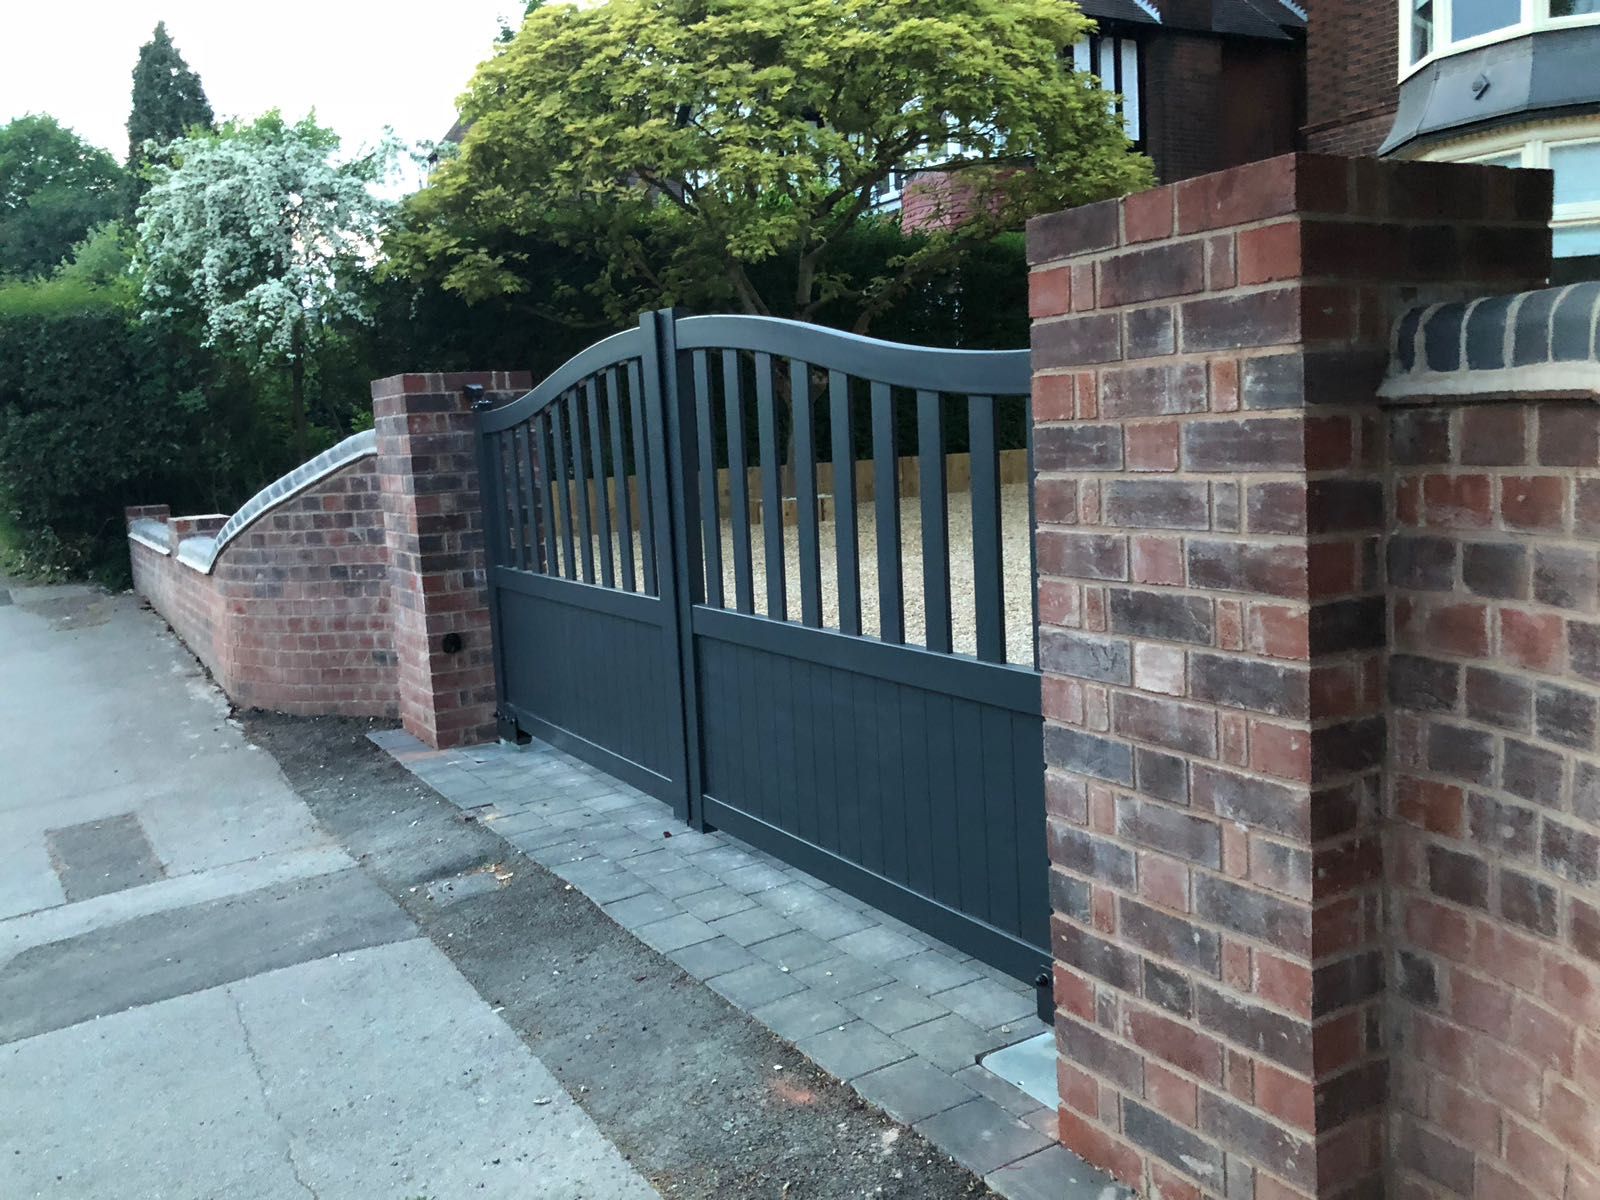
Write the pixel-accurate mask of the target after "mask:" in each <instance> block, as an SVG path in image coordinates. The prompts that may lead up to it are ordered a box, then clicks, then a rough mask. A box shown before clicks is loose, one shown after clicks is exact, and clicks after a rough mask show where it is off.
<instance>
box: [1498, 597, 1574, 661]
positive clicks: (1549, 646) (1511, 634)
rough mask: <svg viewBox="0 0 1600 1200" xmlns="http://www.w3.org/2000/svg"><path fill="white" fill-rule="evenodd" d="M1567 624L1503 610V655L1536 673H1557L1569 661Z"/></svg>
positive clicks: (1514, 609) (1501, 623) (1501, 617)
mask: <svg viewBox="0 0 1600 1200" xmlns="http://www.w3.org/2000/svg"><path fill="white" fill-rule="evenodd" d="M1566 650H1567V647H1566V622H1565V621H1563V620H1562V619H1561V618H1560V617H1559V616H1554V615H1547V614H1540V613H1530V612H1524V611H1523V610H1521V609H1517V608H1505V609H1501V610H1500V653H1501V655H1502V656H1503V657H1504V658H1505V659H1506V660H1507V661H1509V662H1511V663H1514V664H1516V665H1517V666H1520V667H1527V668H1529V669H1530V670H1534V671H1557V670H1560V668H1561V665H1562V663H1563V662H1564V661H1565V660H1566Z"/></svg>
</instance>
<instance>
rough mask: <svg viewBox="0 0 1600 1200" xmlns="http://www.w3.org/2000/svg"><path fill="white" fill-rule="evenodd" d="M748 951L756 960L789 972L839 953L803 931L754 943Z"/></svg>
mask: <svg viewBox="0 0 1600 1200" xmlns="http://www.w3.org/2000/svg"><path fill="white" fill-rule="evenodd" d="M750 949H751V951H752V952H753V953H754V954H755V955H756V956H757V957H758V958H764V959H766V960H767V961H768V962H769V963H771V964H772V965H773V966H776V967H787V968H789V969H790V970H791V971H794V970H798V969H799V968H801V967H809V966H811V965H812V964H813V963H819V962H822V961H823V960H824V959H829V958H837V957H838V953H839V952H838V951H837V950H835V949H834V948H833V946H832V945H831V944H830V943H828V942H825V941H823V940H822V939H821V938H819V937H817V936H816V935H815V934H810V933H807V932H806V931H805V930H803V929H795V930H791V931H790V932H789V933H782V934H779V935H778V936H777V937H773V938H767V939H766V940H765V941H760V942H756V943H754V944H753V945H752V946H751V947H750Z"/></svg>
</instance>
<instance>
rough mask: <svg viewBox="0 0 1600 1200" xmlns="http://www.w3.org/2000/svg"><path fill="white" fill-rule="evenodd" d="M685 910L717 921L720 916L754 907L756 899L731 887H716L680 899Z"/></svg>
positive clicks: (703, 918)
mask: <svg viewBox="0 0 1600 1200" xmlns="http://www.w3.org/2000/svg"><path fill="white" fill-rule="evenodd" d="M678 903H679V904H680V905H681V906H682V907H683V911H684V912H692V913H693V914H694V915H695V916H697V917H699V918H700V919H701V920H702V921H715V920H716V919H717V918H718V917H731V916H732V915H733V914H734V913H736V912H743V911H744V910H745V909H747V908H753V907H754V906H755V901H754V900H752V899H750V897H749V896H746V895H745V894H744V893H743V892H737V891H734V889H733V888H731V887H716V888H712V889H711V890H710V891H708V892H696V893H695V894H694V895H692V896H684V897H683V898H682V899H680V900H679V901H678Z"/></svg>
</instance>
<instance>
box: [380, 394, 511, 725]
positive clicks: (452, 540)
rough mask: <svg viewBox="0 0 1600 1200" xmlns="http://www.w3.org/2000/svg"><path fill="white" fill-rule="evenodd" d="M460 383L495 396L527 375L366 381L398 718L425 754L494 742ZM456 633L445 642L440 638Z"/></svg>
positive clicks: (470, 432)
mask: <svg viewBox="0 0 1600 1200" xmlns="http://www.w3.org/2000/svg"><path fill="white" fill-rule="evenodd" d="M469 385H479V386H481V387H483V388H484V389H486V394H487V395H488V397H489V398H490V399H494V400H506V399H510V398H512V397H514V396H517V395H520V394H521V393H523V392H525V391H527V389H528V388H529V386H531V382H530V379H529V377H528V375H527V373H526V372H521V371H474V372H452V373H449V374H427V375H421V374H418V375H392V376H390V377H389V378H388V379H380V380H378V381H376V382H375V383H373V385H372V410H373V414H374V418H375V426H376V432H377V439H378V475H379V479H380V483H381V487H382V492H383V520H384V530H385V536H386V539H387V541H388V546H389V595H390V606H391V611H392V612H393V614H394V642H395V653H396V655H397V657H398V660H399V662H398V665H399V681H400V717H401V720H402V721H403V722H404V723H405V727H406V729H407V730H409V731H410V732H411V733H412V734H414V735H416V736H417V737H419V738H421V739H422V740H423V741H425V742H427V743H428V744H429V745H430V746H435V747H444V746H460V745H468V744H471V743H473V742H481V741H487V740H489V739H491V738H492V737H494V735H495V720H494V709H495V680H494V648H493V646H492V644H491V638H490V628H489V607H488V594H487V590H486V582H487V581H486V576H485V571H484V556H483V511H482V505H481V503H480V500H479V495H478V467H477V441H476V437H475V433H474V430H475V420H474V418H473V416H472V412H471V399H470V398H469V397H468V395H467V394H466V392H465V390H464V389H466V388H467V387H468V386H469ZM452 634H454V635H456V636H455V637H451V636H449V635H452Z"/></svg>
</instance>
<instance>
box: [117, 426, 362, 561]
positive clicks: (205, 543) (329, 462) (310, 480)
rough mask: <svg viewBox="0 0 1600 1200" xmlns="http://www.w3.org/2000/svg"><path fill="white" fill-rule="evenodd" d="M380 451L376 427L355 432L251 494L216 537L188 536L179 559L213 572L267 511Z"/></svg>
mask: <svg viewBox="0 0 1600 1200" xmlns="http://www.w3.org/2000/svg"><path fill="white" fill-rule="evenodd" d="M377 452H378V435H377V434H376V433H375V432H374V431H373V430H371V429H368V430H365V431H364V432H362V433H355V434H351V435H350V436H349V437H347V438H345V439H344V441H342V442H340V443H339V444H338V445H336V446H330V447H329V448H328V449H326V450H324V451H323V452H322V453H321V454H319V455H317V456H316V457H315V458H313V459H311V460H309V461H307V462H303V463H301V464H300V465H299V466H298V467H296V468H295V469H294V470H292V471H290V472H289V473H288V474H287V475H285V476H283V477H282V478H280V479H276V480H274V481H273V482H272V483H269V484H268V485H267V486H266V487H264V488H262V489H261V490H260V491H259V492H257V493H256V494H255V495H254V496H251V497H250V499H248V500H246V501H245V502H244V505H243V506H242V507H241V508H240V509H239V511H238V512H236V513H234V514H233V516H231V517H229V518H228V520H227V523H226V524H225V525H223V527H222V528H221V529H219V530H218V531H217V534H216V536H215V537H192V538H185V539H184V541H183V542H182V544H181V545H180V546H179V547H178V558H179V559H180V560H181V561H182V562H184V563H185V564H187V565H188V566H191V567H193V568H194V569H195V570H197V571H200V572H203V573H204V574H207V575H209V574H210V573H211V570H212V568H213V567H215V566H216V565H217V556H218V555H220V554H221V553H222V552H223V551H224V550H226V549H227V548H228V543H229V542H231V541H232V540H233V539H234V538H236V537H237V536H238V535H239V534H241V533H243V532H244V531H245V529H246V528H248V527H249V526H250V525H251V524H252V523H254V522H255V521H257V520H259V519H260V518H261V516H262V514H263V513H265V512H267V511H268V510H269V509H271V508H274V507H276V506H277V505H279V504H282V503H283V502H284V501H285V500H287V499H289V498H290V497H291V496H295V495H298V494H299V493H300V492H303V491H305V490H306V488H308V487H310V486H311V485H312V484H314V483H316V482H317V481H318V480H321V479H326V478H327V477H328V476H329V475H332V474H333V473H334V472H335V471H337V470H339V469H340V468H341V467H347V466H349V465H350V464H351V463H353V462H355V461H356V460H357V459H359V458H365V457H366V456H367V455H369V454H376V453H377ZM136 524H137V522H136Z"/></svg>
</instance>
